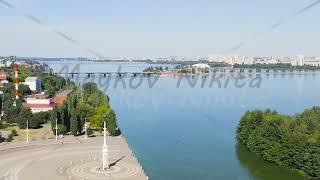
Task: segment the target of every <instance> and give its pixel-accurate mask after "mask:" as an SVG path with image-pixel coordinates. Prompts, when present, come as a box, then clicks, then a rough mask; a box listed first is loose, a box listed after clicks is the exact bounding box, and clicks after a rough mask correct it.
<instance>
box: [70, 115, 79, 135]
mask: <svg viewBox="0 0 320 180" xmlns="http://www.w3.org/2000/svg"><path fill="white" fill-rule="evenodd" d="M78 125H79V124H78V114H77V111H76V110H75V109H72V110H71V119H70V132H71V134H72V135H74V136H76V135H78Z"/></svg>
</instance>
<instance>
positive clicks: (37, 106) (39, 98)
mask: <svg viewBox="0 0 320 180" xmlns="http://www.w3.org/2000/svg"><path fill="white" fill-rule="evenodd" d="M23 106H24V107H25V108H29V109H31V111H32V113H38V112H46V111H50V110H52V109H53V108H54V106H55V103H53V102H52V99H51V98H47V96H46V95H45V94H34V95H31V96H28V97H27V98H26V103H23Z"/></svg>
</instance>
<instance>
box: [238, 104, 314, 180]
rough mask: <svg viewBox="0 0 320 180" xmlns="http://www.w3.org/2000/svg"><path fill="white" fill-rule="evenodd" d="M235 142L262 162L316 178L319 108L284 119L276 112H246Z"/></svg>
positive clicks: (284, 117)
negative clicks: (290, 168)
mask: <svg viewBox="0 0 320 180" xmlns="http://www.w3.org/2000/svg"><path fill="white" fill-rule="evenodd" d="M236 138H237V141H238V142H239V143H241V144H244V145H245V146H246V147H247V148H248V150H249V151H252V152H254V153H256V154H258V155H260V156H261V157H262V158H263V159H264V160H266V161H269V162H272V163H276V164H278V165H284V166H291V167H293V168H296V169H300V170H303V171H305V172H306V173H307V174H308V175H309V176H312V177H320V107H313V108H311V109H306V110H305V111H304V112H303V113H301V114H296V115H294V116H286V115H283V114H280V113H278V112H276V111H271V110H266V111H261V110H254V111H248V112H246V113H245V115H244V116H243V117H242V118H241V120H240V123H239V125H238V128H237V133H236Z"/></svg>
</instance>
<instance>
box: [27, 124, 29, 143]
mask: <svg viewBox="0 0 320 180" xmlns="http://www.w3.org/2000/svg"><path fill="white" fill-rule="evenodd" d="M26 132H27V143H29V120H27V129H26Z"/></svg>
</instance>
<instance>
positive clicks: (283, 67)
mask: <svg viewBox="0 0 320 180" xmlns="http://www.w3.org/2000/svg"><path fill="white" fill-rule="evenodd" d="M233 68H251V69H280V70H297V71H302V70H320V67H318V66H311V65H304V66H293V65H291V64H288V63H277V64H235V65H233Z"/></svg>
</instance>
